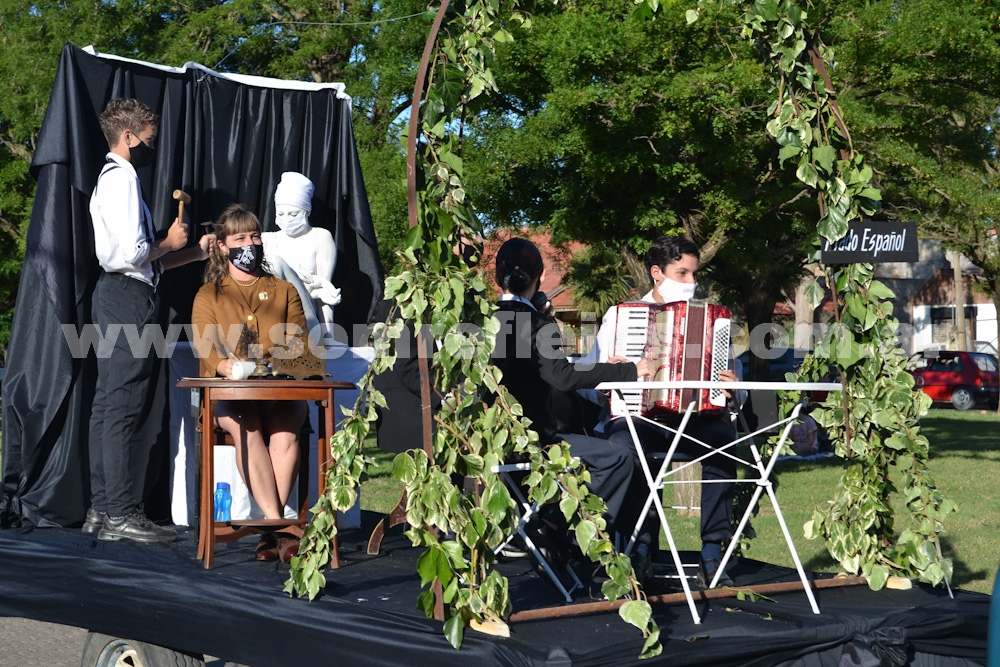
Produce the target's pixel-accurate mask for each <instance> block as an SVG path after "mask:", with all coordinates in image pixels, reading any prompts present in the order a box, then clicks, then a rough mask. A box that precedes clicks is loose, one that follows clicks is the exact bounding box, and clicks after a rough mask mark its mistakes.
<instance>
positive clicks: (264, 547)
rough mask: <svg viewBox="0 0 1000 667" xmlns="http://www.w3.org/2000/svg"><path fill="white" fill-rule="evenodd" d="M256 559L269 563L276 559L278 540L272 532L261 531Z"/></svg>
mask: <svg viewBox="0 0 1000 667" xmlns="http://www.w3.org/2000/svg"><path fill="white" fill-rule="evenodd" d="M256 553H257V560H259V561H261V562H264V563H270V562H273V561H276V560H278V541H277V540H276V539H275V538H274V533H263V534H261V536H260V542H258V543H257V552H256Z"/></svg>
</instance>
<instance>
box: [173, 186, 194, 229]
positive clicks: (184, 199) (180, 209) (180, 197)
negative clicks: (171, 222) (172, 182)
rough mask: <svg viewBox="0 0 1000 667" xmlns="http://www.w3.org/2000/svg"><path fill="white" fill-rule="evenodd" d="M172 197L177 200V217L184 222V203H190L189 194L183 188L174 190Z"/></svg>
mask: <svg viewBox="0 0 1000 667" xmlns="http://www.w3.org/2000/svg"><path fill="white" fill-rule="evenodd" d="M174 199H176V200H177V219H178V220H180V221H181V222H182V223H183V222H184V204H190V203H191V195H189V194H188V193H186V192H184V191H183V190H174Z"/></svg>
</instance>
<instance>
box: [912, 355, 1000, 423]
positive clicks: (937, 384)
mask: <svg viewBox="0 0 1000 667" xmlns="http://www.w3.org/2000/svg"><path fill="white" fill-rule="evenodd" d="M906 370H908V371H909V372H910V375H912V376H913V379H914V380H915V381H916V385H915V386H914V389H920V390H922V391H923V392H924V393H925V394H927V395H928V396H930V397H931V400H933V401H935V402H940V403H946V402H950V403H951V404H952V405H954V406H955V409H956V410H968V409H970V408H972V407H975V406H976V405H977V404H979V403H989V404H991V405H996V402H997V396H998V395H1000V368H998V366H997V360H996V358H995V357H993V356H991V355H989V354H983V353H981V352H956V351H952V350H924V351H923V352H920V353H917V354H915V355H913V356H912V357H910V360H909V362H908V363H907V365H906Z"/></svg>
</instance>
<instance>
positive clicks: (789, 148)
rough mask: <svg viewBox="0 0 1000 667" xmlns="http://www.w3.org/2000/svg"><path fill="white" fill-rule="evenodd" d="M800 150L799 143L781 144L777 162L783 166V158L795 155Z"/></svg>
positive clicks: (786, 158)
mask: <svg viewBox="0 0 1000 667" xmlns="http://www.w3.org/2000/svg"><path fill="white" fill-rule="evenodd" d="M801 152H802V146H800V145H796V144H787V145H785V146H782V147H781V149H780V150H779V151H778V164H779V165H781V166H784V164H785V160H788V159H789V158H793V157H796V156H797V155H798V154H799V153H801Z"/></svg>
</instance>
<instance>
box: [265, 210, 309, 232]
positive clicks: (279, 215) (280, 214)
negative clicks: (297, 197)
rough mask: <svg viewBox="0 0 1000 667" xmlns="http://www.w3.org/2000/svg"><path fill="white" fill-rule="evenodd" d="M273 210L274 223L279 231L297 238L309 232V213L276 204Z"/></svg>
mask: <svg viewBox="0 0 1000 667" xmlns="http://www.w3.org/2000/svg"><path fill="white" fill-rule="evenodd" d="M274 209H275V219H274V221H275V223H276V224H277V225H278V229H280V230H281V231H283V232H285V233H286V234H288V235H289V236H299V235H300V234H304V233H305V232H307V231H309V211H307V210H305V209H304V208H299V207H298V206H292V205H291V204H277V205H276V206H275V207H274Z"/></svg>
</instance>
